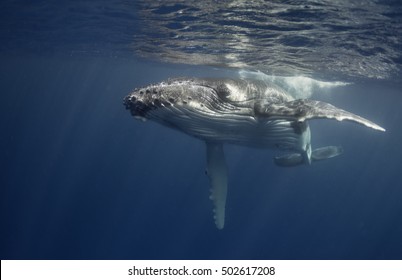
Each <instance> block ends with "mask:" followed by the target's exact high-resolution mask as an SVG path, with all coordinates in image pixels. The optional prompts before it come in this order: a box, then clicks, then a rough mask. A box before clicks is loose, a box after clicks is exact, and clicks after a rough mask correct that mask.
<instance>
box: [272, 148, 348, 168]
mask: <svg viewBox="0 0 402 280" xmlns="http://www.w3.org/2000/svg"><path fill="white" fill-rule="evenodd" d="M342 153H343V148H342V147H341V146H326V147H321V148H317V149H314V150H313V151H312V153H311V162H316V161H320V160H324V159H329V158H333V157H336V156H339V155H341V154H342ZM274 162H275V164H276V165H278V166H282V167H292V166H298V165H301V164H305V163H308V162H306V160H305V157H303V155H302V154H300V153H292V154H286V155H281V156H276V157H274Z"/></svg>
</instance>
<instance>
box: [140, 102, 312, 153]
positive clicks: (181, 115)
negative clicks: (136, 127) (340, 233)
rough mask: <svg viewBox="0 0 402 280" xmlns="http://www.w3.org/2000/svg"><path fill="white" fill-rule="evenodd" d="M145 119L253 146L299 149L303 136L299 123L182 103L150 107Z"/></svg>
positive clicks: (215, 139)
mask: <svg viewBox="0 0 402 280" xmlns="http://www.w3.org/2000/svg"><path fill="white" fill-rule="evenodd" d="M147 118H149V119H152V120H155V121H157V122H159V123H161V124H163V125H166V126H169V127H172V128H175V129H177V130H180V131H182V132H184V133H186V134H190V135H192V136H194V137H197V138H200V139H202V140H206V141H209V142H222V143H229V144H236V145H242V146H250V147H257V148H279V149H285V150H296V151H299V150H301V149H303V148H302V147H301V142H303V140H304V138H305V135H304V134H305V133H304V131H305V130H306V128H307V129H308V127H307V124H304V125H303V126H304V131H301V130H300V128H299V129H298V127H300V125H299V124H297V123H296V122H294V121H288V120H281V119H268V118H256V117H254V116H253V115H252V114H250V112H249V110H247V111H246V109H244V111H241V110H239V111H233V112H226V113H215V112H214V113H210V112H208V111H204V110H193V108H187V107H185V106H180V107H178V106H170V107H165V108H163V109H158V110H153V111H152V112H150V114H149V115H148V116H147Z"/></svg>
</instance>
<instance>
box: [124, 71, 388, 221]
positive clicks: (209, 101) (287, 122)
mask: <svg viewBox="0 0 402 280" xmlns="http://www.w3.org/2000/svg"><path fill="white" fill-rule="evenodd" d="M124 105H125V107H126V109H128V110H130V112H131V114H132V115H133V116H134V117H136V118H139V119H141V120H152V121H155V122H158V123H160V124H162V125H165V126H168V127H171V128H174V129H176V130H179V131H182V132H184V133H186V134H189V135H191V136H194V137H196V138H198V139H200V140H202V141H204V142H205V143H206V154H207V174H208V177H209V180H210V183H211V196H210V198H211V200H212V201H213V204H214V219H215V224H216V226H217V228H219V229H222V228H223V227H224V224H225V205H226V196H227V167H226V162H225V157H224V151H223V144H225V143H229V144H235V145H243V146H249V147H257V148H267V149H277V150H284V151H288V154H285V155H280V156H276V157H274V162H275V164H277V165H278V166H296V165H300V164H311V163H312V162H315V161H320V160H324V159H328V158H332V157H334V156H337V155H340V154H341V153H342V152H343V149H342V147H340V146H327V147H320V148H316V149H312V148H311V132H310V128H309V125H308V120H310V119H335V120H338V121H343V120H348V121H352V122H355V123H358V124H362V125H365V126H367V127H369V128H372V129H375V130H379V131H385V129H384V128H382V127H380V126H379V125H377V124H375V123H373V122H371V121H369V120H367V119H365V118H362V117H360V116H357V115H355V114H353V113H350V112H347V111H345V110H342V109H339V108H337V107H335V106H333V105H331V104H329V103H325V102H321V101H316V100H309V99H294V98H293V97H292V96H291V95H290V94H288V93H287V92H285V91H284V90H283V89H281V88H279V87H278V86H276V85H274V84H272V83H268V82H265V81H259V80H251V79H212V78H211V79H200V78H180V79H171V80H168V81H165V82H161V83H159V84H155V85H149V86H147V87H144V88H139V89H136V90H134V91H133V92H132V93H130V94H129V95H128V96H126V97H125V99H124Z"/></svg>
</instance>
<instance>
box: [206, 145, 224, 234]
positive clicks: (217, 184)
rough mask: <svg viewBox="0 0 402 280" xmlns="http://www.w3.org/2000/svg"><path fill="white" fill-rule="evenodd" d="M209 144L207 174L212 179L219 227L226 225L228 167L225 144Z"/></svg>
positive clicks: (212, 193) (215, 213)
mask: <svg viewBox="0 0 402 280" xmlns="http://www.w3.org/2000/svg"><path fill="white" fill-rule="evenodd" d="M206 145H207V174H208V177H209V180H210V181H211V196H210V199H211V200H212V201H213V203H214V219H215V224H216V227H217V228H218V229H222V228H223V227H224V225H225V206H226V195H227V189H228V187H227V167H226V162H225V155H224V152H223V145H222V144H220V143H213V142H206Z"/></svg>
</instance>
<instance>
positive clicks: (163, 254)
mask: <svg viewBox="0 0 402 280" xmlns="http://www.w3.org/2000/svg"><path fill="white" fill-rule="evenodd" d="M198 2H199V3H192V2H191V1H152V3H150V1H135V2H129V1H117V0H116V1H54V3H53V2H52V1H35V2H31V1H23V0H20V1H2V2H1V4H0V23H1V24H0V40H1V44H0V61H1V63H0V92H1V97H2V102H0V131H1V134H0V147H1V156H0V166H1V172H0V192H1V193H0V201H1V203H0V207H1V211H0V221H1V230H0V258H1V259H401V258H402V187H401V183H400V182H401V181H402V173H401V167H402V165H401V163H402V161H401V158H402V146H401V141H400V139H401V136H402V132H401V129H400V127H401V125H400V122H401V121H402V113H401V109H400V108H402V97H401V96H402V95H401V88H402V87H401V84H402V79H401V64H402V44H401V40H402V39H401V38H402V34H401V30H402V28H401V25H402V12H401V11H402V7H401V4H400V3H399V1H382V3H377V2H376V1H359V2H358V3H357V2H356V3H354V4H353V3H352V4H351V3H348V2H349V1H322V2H321V3H317V2H315V1H284V2H282V1H261V2H259V1H250V2H247V3H245V2H243V1H222V2H219V3H216V2H215V1H205V2H203V1H198ZM352 2H353V1H352ZM189 3H190V4H189ZM240 70H243V71H244V70H247V71H260V72H258V74H261V73H262V72H263V73H266V74H267V75H268V76H269V77H271V78H272V77H277V78H276V81H278V82H279V83H281V84H282V85H284V86H287V87H288V89H289V90H293V91H297V92H303V93H305V94H307V95H309V96H311V97H312V98H314V99H319V100H323V101H326V102H330V103H332V104H334V105H336V106H338V107H341V108H343V109H346V110H349V111H351V112H354V113H356V114H359V115H361V116H363V117H366V118H368V119H370V120H372V121H374V122H376V123H378V124H379V125H381V126H383V127H385V128H386V130H387V131H386V132H384V133H382V132H377V131H373V130H370V129H367V128H365V127H361V126H357V125H355V124H353V123H347V122H342V123H341V122H335V121H326V120H314V121H311V122H310V124H311V129H312V136H313V145H317V146H325V145H342V146H343V148H344V151H345V153H344V154H343V155H342V156H339V157H337V158H334V159H331V160H327V161H323V162H319V163H317V164H313V165H311V166H300V167H297V168H280V167H277V166H275V165H274V163H273V161H272V157H273V156H274V155H275V154H276V153H275V151H270V150H257V149H251V148H245V147H238V146H229V145H228V146H226V147H225V152H226V158H227V162H228V167H229V194H228V202H227V217H226V225H225V228H224V229H223V230H217V229H216V228H215V225H214V223H213V219H212V203H211V201H210V200H209V199H208V195H209V190H208V189H209V181H208V178H207V176H206V175H205V165H206V159H205V147H204V144H203V143H202V142H201V141H199V140H196V139H193V138H191V137H189V136H187V135H185V134H182V133H180V132H177V131H173V130H171V129H168V128H165V127H162V126H160V125H158V124H156V123H152V122H141V121H137V120H135V119H133V118H132V117H131V116H130V114H129V112H128V111H126V110H125V109H124V106H123V104H122V100H123V98H124V96H125V95H127V94H128V93H129V92H130V91H131V90H132V89H134V88H135V87H139V86H142V85H147V84H149V83H155V82H159V81H161V80H164V79H167V78H169V77H176V76H199V77H207V76H209V77H211V76H214V77H219V76H225V77H228V76H233V77H237V76H239V71H240ZM240 73H243V72H240ZM247 73H249V72H247ZM252 73H253V72H252ZM281 77H282V78H281ZM283 77H286V78H283ZM300 77H309V78H311V79H314V80H313V81H327V82H332V83H334V82H341V83H343V85H342V86H336V87H331V88H325V87H320V86H319V85H320V84H319V83H314V82H313V84H311V83H309V82H306V79H304V78H303V79H300ZM308 81H309V80H308Z"/></svg>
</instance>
